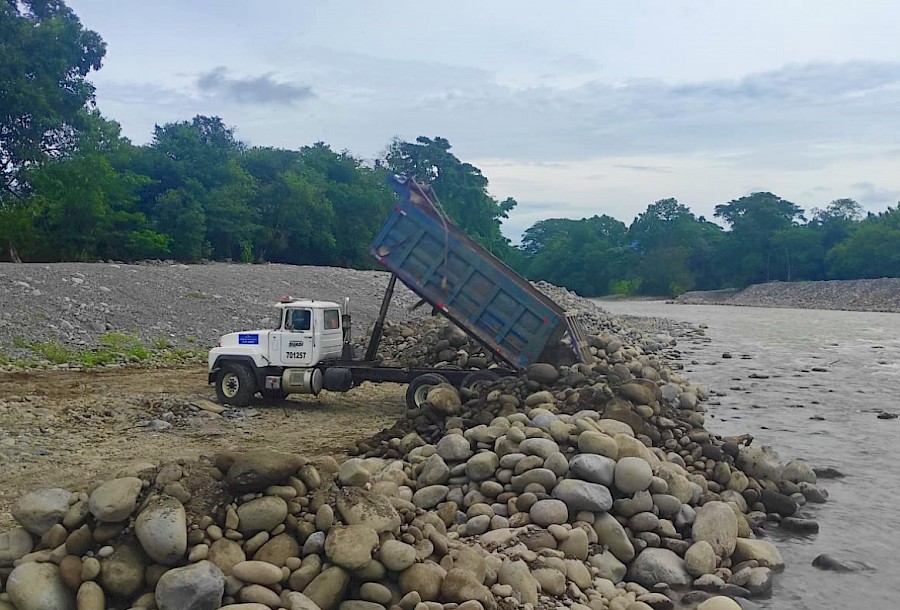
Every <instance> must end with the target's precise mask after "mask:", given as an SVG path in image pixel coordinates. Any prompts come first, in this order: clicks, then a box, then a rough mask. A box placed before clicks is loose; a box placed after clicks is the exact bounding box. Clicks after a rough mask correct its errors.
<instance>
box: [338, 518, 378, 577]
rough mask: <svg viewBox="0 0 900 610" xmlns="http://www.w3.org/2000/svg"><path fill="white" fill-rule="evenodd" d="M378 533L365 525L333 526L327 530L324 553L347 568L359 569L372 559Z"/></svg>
mask: <svg viewBox="0 0 900 610" xmlns="http://www.w3.org/2000/svg"><path fill="white" fill-rule="evenodd" d="M377 546H378V534H377V533H375V530H373V529H372V528H371V527H368V526H366V525H344V526H335V527H332V528H331V529H330V530H328V537H327V538H326V539H325V555H326V556H327V557H328V558H329V559H330V560H331V561H332V562H333V563H334V564H336V565H339V566H341V567H342V568H346V569H348V570H361V569H362V568H364V567H366V565H368V563H369V562H370V561H371V560H372V552H373V551H374V550H375V547H377Z"/></svg>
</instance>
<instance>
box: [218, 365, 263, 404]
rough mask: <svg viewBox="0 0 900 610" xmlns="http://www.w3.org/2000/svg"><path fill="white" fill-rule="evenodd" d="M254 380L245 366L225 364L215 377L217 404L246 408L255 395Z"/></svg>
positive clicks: (251, 373)
mask: <svg viewBox="0 0 900 610" xmlns="http://www.w3.org/2000/svg"><path fill="white" fill-rule="evenodd" d="M256 392H257V387H256V378H255V377H254V376H253V371H251V370H250V369H249V368H247V366H246V365H243V364H240V363H237V362H226V363H224V364H223V365H222V368H221V369H219V374H218V375H216V396H217V397H218V398H219V402H220V403H222V404H226V405H232V406H235V407H246V406H247V405H249V404H250V400H251V399H252V398H253V395H254V394H256Z"/></svg>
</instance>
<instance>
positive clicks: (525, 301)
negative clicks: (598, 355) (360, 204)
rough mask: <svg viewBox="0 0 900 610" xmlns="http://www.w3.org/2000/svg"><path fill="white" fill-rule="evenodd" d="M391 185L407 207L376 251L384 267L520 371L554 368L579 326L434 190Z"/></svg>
mask: <svg viewBox="0 0 900 610" xmlns="http://www.w3.org/2000/svg"><path fill="white" fill-rule="evenodd" d="M392 185H393V186H394V188H395V190H396V191H397V192H398V193H399V194H400V199H401V201H400V204H399V205H398V206H397V207H396V208H395V210H394V212H393V213H391V215H390V217H389V218H388V219H387V221H386V222H385V224H384V226H383V227H382V229H381V231H380V232H379V233H378V235H377V236H376V237H375V239H374V241H373V242H372V244H371V245H370V247H369V251H370V252H371V254H372V255H373V256H374V257H375V258H376V259H377V260H378V262H380V263H381V264H382V265H384V266H385V267H386V268H387V269H388V270H390V271H392V272H393V273H394V274H396V275H397V277H398V278H399V279H400V281H402V282H403V283H404V284H406V286H408V287H409V288H410V289H411V290H412V291H413V292H415V293H416V294H418V295H419V296H420V297H421V298H422V299H423V300H425V301H426V302H427V303H429V304H430V305H431V306H432V307H434V308H435V309H437V310H439V311H441V312H442V313H443V315H445V316H446V317H447V318H449V319H450V320H452V321H453V322H454V323H456V324H457V325H458V326H459V327H460V328H462V329H463V330H464V331H465V332H466V333H468V334H469V335H470V336H471V337H473V338H475V339H476V340H478V341H480V342H481V343H482V344H484V345H485V346H487V347H488V348H489V349H490V350H491V351H493V352H494V353H495V354H496V355H497V356H499V357H500V358H502V359H503V360H505V361H507V362H508V363H510V364H511V365H513V366H514V367H516V368H524V367H526V366H528V365H529V364H532V363H534V362H541V361H545V362H552V361H553V358H554V357H553V355H552V353H553V351H554V350H555V349H557V346H558V344H559V340H560V339H561V338H562V336H563V335H564V333H565V332H566V331H567V329H568V328H569V326H570V325H571V324H572V323H574V320H567V317H566V313H565V312H564V311H563V310H562V308H560V307H559V305H557V304H556V303H554V302H553V301H552V300H551V299H549V298H548V297H547V296H546V295H544V294H543V293H541V292H540V291H538V290H537V289H536V288H534V287H533V286H532V285H531V284H530V283H529V282H528V281H527V280H525V279H524V278H522V277H521V276H519V275H518V274H517V273H516V272H515V271H513V270H512V269H510V268H509V267H507V266H506V265H504V264H503V263H502V262H500V261H499V260H498V259H497V258H496V257H494V256H493V255H492V254H491V253H490V252H488V251H487V250H486V249H485V248H483V247H482V246H481V245H480V244H478V243H476V242H475V241H474V240H472V239H471V238H469V237H468V236H467V235H465V234H464V233H463V232H462V231H460V230H459V229H458V228H457V227H455V226H454V225H453V224H451V223H450V221H449V220H447V218H446V216H444V214H443V212H442V211H441V210H440V208H439V207H438V206H437V205H436V204H435V200H434V198H433V196H432V195H431V194H430V192H429V191H428V189H427V188H423V187H421V186H420V185H418V184H416V183H415V182H413V181H412V180H406V179H404V178H401V177H394V178H393V180H392ZM579 339H580V337H579ZM577 342H578V341H573V344H574V343H577ZM545 350H546V351H545ZM588 357H589V354H588Z"/></svg>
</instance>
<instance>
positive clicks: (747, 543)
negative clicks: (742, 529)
mask: <svg viewBox="0 0 900 610" xmlns="http://www.w3.org/2000/svg"><path fill="white" fill-rule="evenodd" d="M731 559H732V561H734V562H741V561H749V560H751V559H755V560H756V561H757V562H759V565H761V566H763V567H767V568H772V569H773V570H780V569H782V568H784V560H783V559H782V558H781V553H780V552H779V551H778V549H777V548H776V547H775V545H774V544H772V543H771V542H769V541H767V540H754V539H750V538H738V539H737V543H736V544H735V547H734V553H733V554H732V556H731Z"/></svg>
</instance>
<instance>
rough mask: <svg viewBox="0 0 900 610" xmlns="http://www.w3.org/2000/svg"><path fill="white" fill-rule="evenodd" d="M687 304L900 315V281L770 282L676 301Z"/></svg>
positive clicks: (689, 294)
mask: <svg viewBox="0 0 900 610" xmlns="http://www.w3.org/2000/svg"><path fill="white" fill-rule="evenodd" d="M676 302H678V303H682V304H685V305H744V306H749V307H787V308H792V309H838V310H843V311H884V312H893V313H897V312H900V278H881V279H877V280H830V281H824V282H770V283H768V284H754V285H753V286H748V287H747V288H744V289H743V290H710V291H706V292H702V291H695V292H686V293H684V294H683V295H681V296H680V297H678V299H677V300H676Z"/></svg>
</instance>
